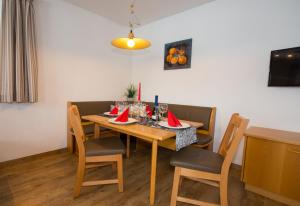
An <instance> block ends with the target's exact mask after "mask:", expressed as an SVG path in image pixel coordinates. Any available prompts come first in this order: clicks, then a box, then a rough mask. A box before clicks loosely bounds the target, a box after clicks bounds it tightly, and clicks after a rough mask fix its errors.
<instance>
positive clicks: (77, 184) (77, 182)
mask: <svg viewBox="0 0 300 206" xmlns="http://www.w3.org/2000/svg"><path fill="white" fill-rule="evenodd" d="M84 173H85V162H84V161H83V160H80V158H79V162H78V167H77V174H76V180H75V190H74V197H78V196H79V194H80V190H81V185H82V182H83V179H84Z"/></svg>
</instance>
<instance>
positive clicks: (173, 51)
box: [169, 48, 177, 55]
mask: <svg viewBox="0 0 300 206" xmlns="http://www.w3.org/2000/svg"><path fill="white" fill-rule="evenodd" d="M176 52H177V49H176V48H171V49H169V54H171V55H173V54H175V53H176Z"/></svg>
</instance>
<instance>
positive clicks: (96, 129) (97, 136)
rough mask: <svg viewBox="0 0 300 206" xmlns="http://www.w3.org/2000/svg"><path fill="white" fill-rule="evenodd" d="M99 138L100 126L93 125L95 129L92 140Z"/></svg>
mask: <svg viewBox="0 0 300 206" xmlns="http://www.w3.org/2000/svg"><path fill="white" fill-rule="evenodd" d="M99 136H100V126H99V125H98V124H96V123H95V129H94V138H95V139H97V138H99Z"/></svg>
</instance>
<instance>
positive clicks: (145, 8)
mask: <svg viewBox="0 0 300 206" xmlns="http://www.w3.org/2000/svg"><path fill="white" fill-rule="evenodd" d="M64 1H67V2H69V3H71V4H74V5H76V6H79V7H81V8H83V9H86V10H89V11H92V12H94V13H96V14H99V15H100V16H103V17H105V18H108V19H110V20H112V21H114V22H116V23H118V24H120V25H123V26H128V21H129V5H130V4H131V3H132V2H133V1H135V13H136V16H137V17H138V20H139V22H140V24H141V25H145V24H148V23H150V22H152V21H156V20H159V19H161V18H164V17H167V16H171V15H174V14H176V13H179V12H183V11H185V10H188V9H191V8H194V7H197V6H200V5H202V4H204V3H207V2H210V1H212V0H64Z"/></svg>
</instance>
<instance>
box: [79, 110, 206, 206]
mask: <svg viewBox="0 0 300 206" xmlns="http://www.w3.org/2000/svg"><path fill="white" fill-rule="evenodd" d="M82 119H84V120H88V121H91V122H94V123H95V134H96V136H98V135H99V133H101V131H100V128H101V127H103V128H108V129H111V130H113V131H116V132H120V133H123V134H127V136H128V137H130V136H134V137H136V138H139V139H142V140H145V141H148V142H151V144H152V154H151V175H150V205H154V203H155V182H156V165H157V147H158V141H164V140H166V139H169V138H172V137H175V136H176V133H175V132H173V131H170V130H165V129H161V128H154V127H150V126H146V125H141V124H128V125H120V124H113V123H110V122H109V121H108V119H109V118H108V117H104V116H100V115H87V116H82ZM180 121H181V122H186V123H188V124H190V125H191V126H192V127H195V128H200V127H202V126H203V123H201V122H191V121H184V120H180Z"/></svg>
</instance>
